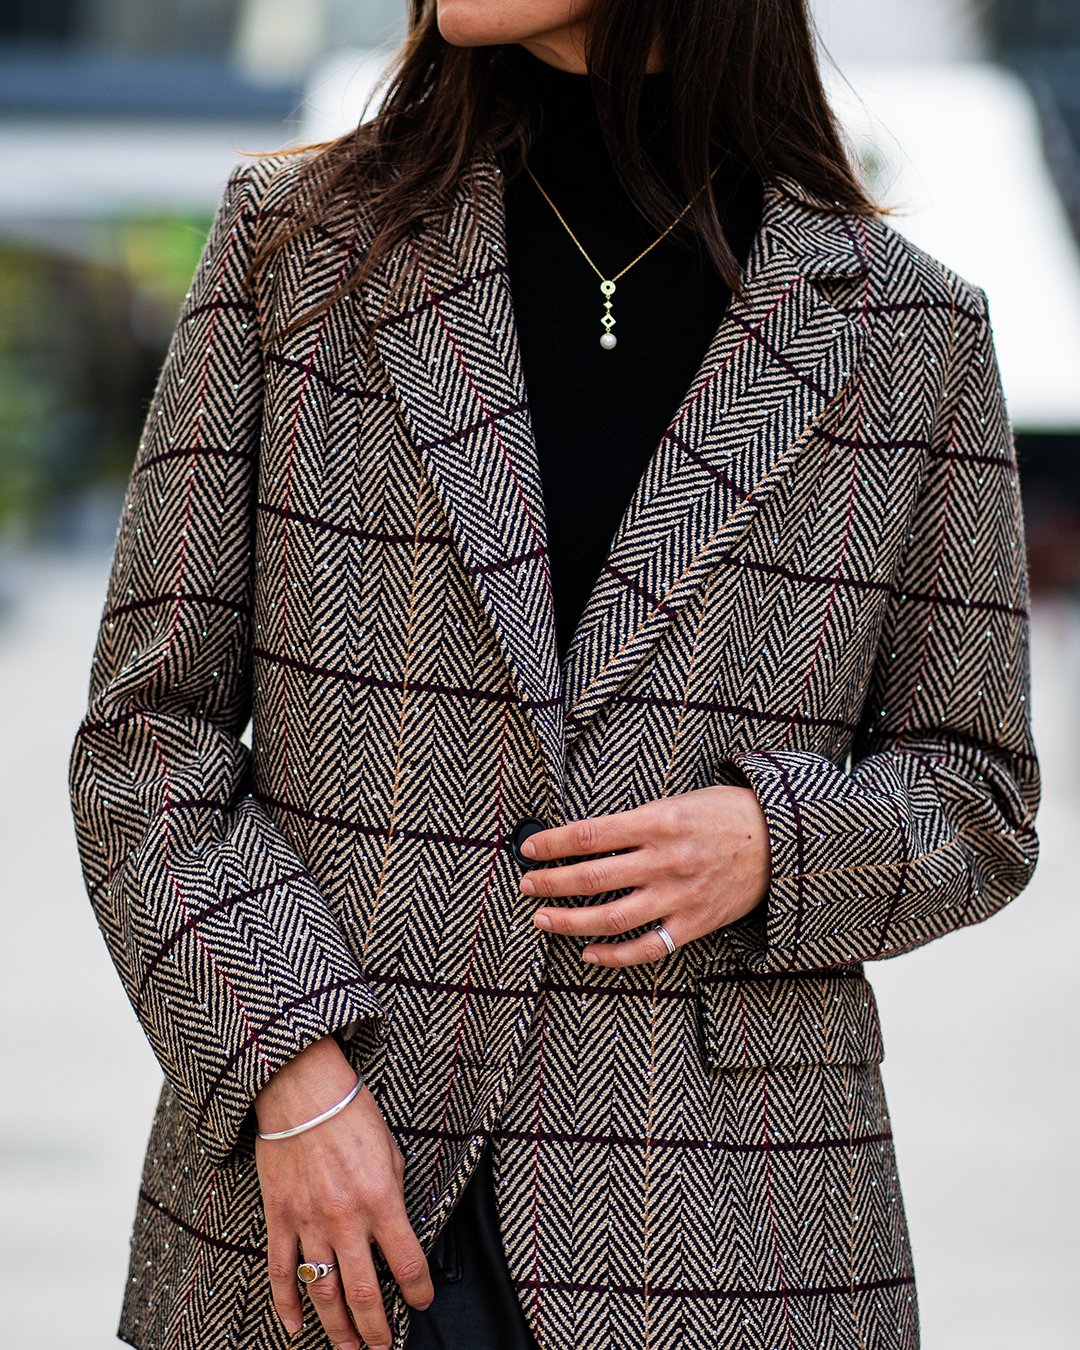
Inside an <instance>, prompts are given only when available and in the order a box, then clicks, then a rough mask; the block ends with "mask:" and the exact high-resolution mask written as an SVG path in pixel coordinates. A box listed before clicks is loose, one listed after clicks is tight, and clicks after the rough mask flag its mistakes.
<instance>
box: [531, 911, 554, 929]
mask: <svg viewBox="0 0 1080 1350" xmlns="http://www.w3.org/2000/svg"><path fill="white" fill-rule="evenodd" d="M533 923H534V924H536V926H537V928H550V927H551V920H550V919H549V918H548V916H547V915H546V914H536V915H534V916H533Z"/></svg>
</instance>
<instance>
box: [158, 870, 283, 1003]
mask: <svg viewBox="0 0 1080 1350" xmlns="http://www.w3.org/2000/svg"><path fill="white" fill-rule="evenodd" d="M308 875H309V873H308V872H307V871H306V869H304V868H302V867H300V868H297V869H296V870H295V871H293V872H286V873H285V875H284V876H281V877H278V879H277V880H276V881H268V882H267V883H266V884H265V885H264V886H256V887H254V889H252V890H250V891H233V892H231V893H230V894H229V895H226V896H225V897H224V898H223V899H221V900H218V901H216V902H215V903H214V904H212V905H207V906H206V907H205V909H200V910H198V911H197V912H196V913H195V914H191V915H189V916H188V917H187V918H186V919H185V920H184V922H183V923H182V924H181V925H180V927H179V928H178V929H177V930H176V932H175V933H173V934H172V936H171V937H169V938H167V939H166V940H165V941H164V942H163V943H162V945H161V946H160V947H159V948H158V949H157V951H156V952H155V953H154V955H153V957H152V958H151V960H150V963H149V965H148V966H147V967H146V970H145V971H144V973H143V977H142V979H141V980H140V981H139V992H138V994H137V995H136V997H137V998H138V999H139V1000H141V999H142V996H143V994H144V993H145V991H146V986H147V985H148V984H149V982H150V979H151V976H152V975H153V973H154V971H155V970H157V968H158V966H159V965H160V964H161V962H162V961H164V959H165V958H166V956H168V954H169V953H170V952H171V951H172V950H173V948H174V947H175V946H176V944H177V943H178V942H179V941H180V939H181V938H182V937H183V936H184V934H185V933H189V932H190V931H191V930H192V929H193V928H194V927H195V926H196V924H199V923H202V921H203V920H204V919H209V918H212V917H213V915H215V914H220V913H221V911H222V910H223V909H228V908H229V906H230V905H234V904H239V903H240V902H242V901H244V900H253V899H255V897H256V896H258V895H265V894H266V893H267V892H268V891H273V890H276V889H277V888H278V887H279V886H284V885H286V884H287V883H288V882H290V881H299V880H300V879H301V878H302V877H306V876H308ZM138 1011H139V1009H138V1006H136V1009H135V1012H136V1016H137V1015H138Z"/></svg>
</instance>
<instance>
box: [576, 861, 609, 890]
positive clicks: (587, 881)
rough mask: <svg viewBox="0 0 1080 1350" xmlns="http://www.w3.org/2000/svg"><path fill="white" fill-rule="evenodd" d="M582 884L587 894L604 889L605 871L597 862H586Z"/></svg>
mask: <svg viewBox="0 0 1080 1350" xmlns="http://www.w3.org/2000/svg"><path fill="white" fill-rule="evenodd" d="M581 885H582V891H583V893H584V894H585V895H595V894H596V893H597V892H598V891H602V890H604V871H603V868H601V867H598V866H597V865H596V863H585V864H583V866H582V870H581Z"/></svg>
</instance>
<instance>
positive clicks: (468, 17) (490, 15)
mask: <svg viewBox="0 0 1080 1350" xmlns="http://www.w3.org/2000/svg"><path fill="white" fill-rule="evenodd" d="M500 9H501V6H500V5H498V4H492V3H490V0H488V2H487V3H485V0H441V3H440V4H439V32H440V33H441V34H442V35H443V37H444V38H445V39H446V40H447V42H449V43H450V45H451V46H452V47H491V46H494V45H495V44H496V43H500V42H516V41H517V40H518V39H519V37H521V36H524V35H523V34H518V33H517V32H515V31H514V25H513V24H511V23H507V15H506V14H505V13H500V12H499V11H500Z"/></svg>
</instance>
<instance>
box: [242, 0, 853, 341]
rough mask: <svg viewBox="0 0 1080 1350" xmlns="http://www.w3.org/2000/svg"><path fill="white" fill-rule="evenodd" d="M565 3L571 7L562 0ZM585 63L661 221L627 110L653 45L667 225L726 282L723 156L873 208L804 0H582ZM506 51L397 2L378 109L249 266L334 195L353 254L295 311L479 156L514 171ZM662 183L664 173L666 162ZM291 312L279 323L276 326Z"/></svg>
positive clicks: (835, 204) (631, 110)
mask: <svg viewBox="0 0 1080 1350" xmlns="http://www.w3.org/2000/svg"><path fill="white" fill-rule="evenodd" d="M568 7H569V4H568ZM587 21H588V37H587V39H586V50H585V62H586V65H587V67H588V71H589V79H590V81H591V83H592V88H593V91H594V95H595V98H596V103H597V109H598V112H599V115H600V121H601V126H602V128H603V133H604V138H605V141H606V142H607V145H608V149H609V151H610V153H611V156H612V160H613V162H614V165H615V167H616V170H617V172H618V175H619V178H620V180H621V182H622V185H623V187H624V188H625V189H626V191H627V192H628V194H629V195H630V198H631V200H632V201H634V203H635V204H636V205H637V207H638V209H639V210H640V211H641V212H642V214H643V215H644V216H645V217H646V218H647V219H648V220H649V221H650V222H651V223H652V224H653V225H655V226H656V227H657V229H663V228H665V227H666V226H667V225H668V224H669V223H670V221H671V218H672V216H673V215H674V214H675V213H676V211H677V210H678V209H679V206H680V205H681V204H677V203H676V200H675V199H674V198H673V197H672V195H671V192H670V190H669V189H668V188H667V187H665V185H664V181H663V179H662V178H661V176H660V175H659V174H658V173H657V171H656V169H655V168H654V166H653V165H652V163H651V162H650V159H649V156H648V153H647V151H646V149H645V148H644V147H643V145H642V143H641V140H640V138H639V135H638V107H639V104H640V101H641V96H642V89H643V84H644V78H645V74H646V70H647V67H648V63H649V58H650V54H651V53H652V51H653V49H654V45H655V44H656V43H657V42H658V43H659V50H660V52H661V55H662V58H663V68H664V70H665V71H666V72H667V74H668V76H669V77H670V80H671V86H672V107H671V126H670V133H671V134H670V142H669V143H670V144H672V145H673V146H674V149H675V155H676V160H677V163H676V165H675V169H676V174H675V175H674V178H675V180H676V181H677V182H678V183H679V184H680V186H681V188H682V193H683V196H682V203H685V202H686V201H687V200H688V199H689V198H691V197H694V198H695V200H694V203H693V205H692V206H691V208H690V210H689V211H688V212H687V214H686V216H685V217H684V219H683V224H682V227H681V234H682V237H683V238H684V239H685V240H690V239H696V240H697V241H698V242H699V244H700V245H701V246H702V247H703V248H704V249H705V250H706V252H707V253H708V254H709V256H710V257H711V258H712V260H713V262H714V263H715V265H716V268H717V270H718V271H719V273H720V275H721V276H722V277H723V278H724V280H725V282H727V284H728V285H729V286H730V287H731V288H732V290H733V291H734V292H735V293H736V294H741V278H740V274H739V267H738V264H737V262H736V260H735V257H734V255H733V254H732V252H731V249H730V248H729V246H728V244H727V241H726V239H725V238H724V231H723V227H722V225H721V222H720V219H719V216H718V214H717V210H716V204H715V202H714V199H713V194H712V193H711V192H701V191H700V188H701V185H702V183H704V182H705V181H706V180H707V178H708V175H709V172H710V170H711V169H712V168H713V167H714V166H715V165H716V164H717V163H718V162H719V160H720V158H722V157H724V156H730V157H732V158H733V159H735V160H736V161H737V162H739V163H740V164H742V165H745V166H746V167H747V168H748V169H750V170H752V171H754V172H756V173H757V174H758V175H759V176H760V178H761V180H762V181H763V182H764V183H770V184H778V185H779V186H780V189H781V191H783V190H784V186H783V180H784V179H785V178H787V179H791V180H794V181H795V182H796V183H798V184H800V185H801V186H802V187H803V188H804V189H806V190H807V191H809V192H810V193H811V194H812V195H813V196H814V197H816V198H817V199H818V200H819V201H820V202H821V203H822V208H823V209H824V210H827V211H832V212H846V213H854V214H856V215H869V214H872V213H873V212H874V211H875V209H876V208H875V207H874V205H873V203H872V202H871V200H870V199H869V197H868V196H867V194H866V193H865V191H864V190H863V188H862V187H861V185H860V184H859V181H858V179H857V178H856V177H855V174H854V172H853V171H852V168H851V165H850V163H849V161H848V158H847V155H846V154H845V152H844V148H843V144H842V141H841V137H840V133H839V130H838V127H837V124H836V120H835V118H834V117H833V114H832V111H831V109H830V108H829V105H828V102H827V100H826V98H825V92H824V90H823V88H822V84H821V78H820V75H819V73H818V66H817V58H816V53H815V47H814V38H813V34H812V31H811V24H810V19H809V16H808V13H807V7H806V0H592V6H591V8H590V9H589V11H588V15H587ZM513 51H514V49H513V48H507V47H501V46H495V47H469V48H464V47H453V46H451V45H450V44H449V43H448V42H447V41H446V40H445V39H444V38H443V37H442V35H441V34H440V32H439V28H438V23H437V17H436V0H411V12H410V21H409V34H408V37H407V39H406V41H405V43H404V45H403V48H402V50H401V53H400V55H399V57H398V59H397V61H396V62H395V64H394V67H393V69H392V71H391V72H390V74H389V76H388V78H387V82H386V85H385V96H384V98H383V100H382V104H381V106H380V109H379V112H378V114H377V116H376V117H375V118H374V119H373V120H371V121H370V122H366V123H363V124H362V125H361V126H360V127H358V128H357V129H356V130H355V131H351V132H349V133H348V134H347V135H345V136H342V137H341V138H340V139H339V140H336V141H333V142H331V143H329V144H327V145H324V146H321V147H316V153H315V154H314V155H313V156H312V157H311V158H310V160H309V161H308V162H307V163H306V164H305V166H304V169H303V171H302V173H301V174H300V175H299V176H298V178H297V185H296V189H295V191H294V193H293V194H292V198H291V201H290V202H289V203H288V204H287V205H286V207H285V209H284V210H283V211H282V213H281V214H280V215H279V216H278V217H277V219H276V223H275V225H274V227H273V229H272V230H271V231H270V232H269V234H268V236H267V237H266V239H265V241H264V243H263V245H262V246H261V248H260V249H259V251H258V253H257V255H256V257H255V261H254V264H253V269H252V270H253V273H257V272H258V271H259V270H260V268H261V267H262V265H263V264H264V263H265V262H266V261H268V259H269V258H270V257H272V256H273V255H274V254H275V253H276V252H277V251H278V250H279V249H280V248H282V247H283V246H284V245H286V244H288V243H289V242H290V241H291V240H293V239H295V238H297V237H298V236H299V235H301V234H303V233H304V232H306V231H307V230H310V229H312V228H313V227H318V226H320V225H327V224H329V223H330V220H331V219H332V218H333V217H335V216H336V217H338V218H340V213H341V209H342V206H343V205H345V204H347V209H348V211H349V213H350V214H351V215H352V217H353V218H354V219H355V218H356V216H357V213H358V212H359V214H360V215H361V216H362V217H363V218H366V220H367V221H369V222H370V223H371V226H372V227H373V240H372V242H371V244H370V246H369V248H368V249H367V250H366V251H365V252H364V255H363V258H362V260H361V261H359V262H358V263H357V265H356V267H355V268H354V270H353V271H352V273H351V275H349V276H347V277H346V278H345V279H344V280H343V281H342V282H341V284H340V286H339V287H338V289H337V290H336V292H335V293H334V295H332V296H331V297H329V298H328V299H327V300H326V301H324V302H323V304H321V305H319V306H318V307H317V309H314V310H312V311H310V312H309V313H308V314H306V315H303V316H301V319H300V320H299V321H297V322H303V321H305V320H307V319H310V318H312V317H314V316H315V315H316V314H317V313H319V312H321V311H323V310H324V309H325V308H326V307H327V306H328V305H329V304H332V303H333V302H334V301H335V300H336V299H337V298H338V297H339V296H340V295H342V294H344V293H345V292H347V291H350V290H354V289H355V288H356V287H357V286H358V285H360V284H362V282H363V281H364V279H365V277H367V276H368V275H369V274H370V272H371V271H372V269H373V268H374V267H376V266H377V265H378V264H379V262H380V261H381V259H383V258H384V257H386V255H387V254H388V253H389V252H391V251H392V250H393V249H394V248H395V247H396V246H397V245H398V244H399V243H400V242H401V241H402V240H403V239H405V238H407V237H409V236H410V235H415V234H417V233H418V232H419V231H420V229H421V228H422V226H423V224H424V222H425V221H430V219H431V218H432V215H433V214H437V213H438V212H439V211H440V210H441V209H444V208H445V207H447V206H448V204H449V203H450V201H451V200H452V198H453V196H454V194H455V193H456V191H457V190H458V188H459V187H460V185H461V182H462V179H463V176H464V175H466V174H468V172H469V169H470V166H471V165H472V164H473V163H474V162H475V161H476V159H477V158H478V156H480V155H484V154H487V155H498V156H500V157H501V158H502V160H503V162H504V164H506V165H507V169H508V171H509V172H510V173H513V172H514V171H515V169H516V168H519V167H520V165H521V163H522V162H523V160H524V157H525V156H526V154H527V152H528V147H529V141H530V137H531V136H532V135H533V134H534V132H535V129H536V128H535V123H534V118H533V114H532V110H531V109H530V106H529V105H528V103H527V102H523V100H522V99H521V98H520V96H516V92H515V91H516V90H517V89H518V88H520V81H514V80H513V79H512V78H510V71H509V67H510V66H511V65H512V62H513V60H514V57H513V55H512V53H513ZM668 179H669V181H671V180H672V175H671V174H669V175H668ZM296 326H297V323H293V324H291V325H290V329H289V330H287V331H290V330H291V329H292V328H293V327H296Z"/></svg>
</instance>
